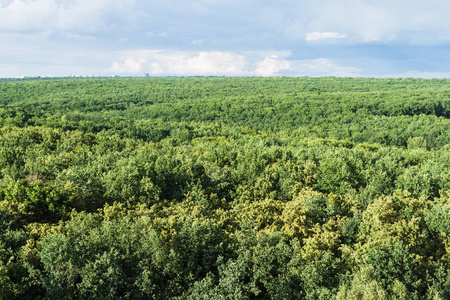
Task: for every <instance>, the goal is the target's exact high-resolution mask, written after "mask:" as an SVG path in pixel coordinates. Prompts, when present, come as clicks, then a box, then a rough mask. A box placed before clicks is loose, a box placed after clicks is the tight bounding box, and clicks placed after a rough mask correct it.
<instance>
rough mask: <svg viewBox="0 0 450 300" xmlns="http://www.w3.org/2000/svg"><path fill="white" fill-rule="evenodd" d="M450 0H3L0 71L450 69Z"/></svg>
mask: <svg viewBox="0 0 450 300" xmlns="http://www.w3.org/2000/svg"><path fill="white" fill-rule="evenodd" d="M449 14H450V1H444V0H429V1H423V0H421V1H418V0H409V1H399V0H390V1H387V0H376V1H375V0H347V1H340V0H321V1H317V0H316V1H312V0H311V1H305V0H278V1H267V0H227V1H224V0H221V1H216V0H190V1H187V0H186V1H185V0H159V1H154V0H147V1H143V0H0V77H16V76H22V75H28V76H37V75H40V76H68V75H71V74H73V75H101V76H109V75H121V76H142V75H143V74H144V73H149V74H150V75H154V76H166V75H176V76H190V75H204V76H211V75H213V76H214V75H217V76H351V77H356V76H358V77H359V76H365V77H423V78H433V77H437V78H449V77H450V18H449V17H448V16H449Z"/></svg>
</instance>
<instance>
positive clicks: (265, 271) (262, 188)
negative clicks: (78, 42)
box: [0, 78, 450, 299]
mask: <svg viewBox="0 0 450 300" xmlns="http://www.w3.org/2000/svg"><path fill="white" fill-rule="evenodd" d="M449 83H450V82H449V81H448V80H421V79H348V78H343V79H337V78H140V79H139V78H119V79H117V78H115V79H41V80H2V81H1V82H0V126H1V128H0V299H169V298H170V299H332V298H336V299H383V298H384V299H448V298H449V297H450V151H449V150H450V85H449Z"/></svg>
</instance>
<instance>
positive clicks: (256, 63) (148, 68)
mask: <svg viewBox="0 0 450 300" xmlns="http://www.w3.org/2000/svg"><path fill="white" fill-rule="evenodd" d="M289 53H290V51H278V52H273V53H272V54H271V53H269V52H258V51H254V52H251V51H250V52H245V53H243V54H238V53H234V52H221V51H209V52H183V51H131V52H125V53H123V54H122V56H123V58H121V59H119V60H116V61H115V62H114V63H113V64H112V65H111V67H110V69H109V71H110V72H115V73H119V74H125V75H141V74H143V73H149V74H153V75H157V76H158V75H159V76H164V75H181V76H190V75H201V76H203V75H205V76H209V75H217V76H221V75H224V76H281V75H284V76H305V75H306V76H350V77H354V76H361V75H360V72H361V70H360V69H358V68H355V67H351V66H345V65H342V64H340V63H339V62H338V61H335V60H332V59H329V58H318V59H310V60H295V59H292V58H289Z"/></svg>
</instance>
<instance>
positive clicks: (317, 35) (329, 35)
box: [305, 31, 347, 41]
mask: <svg viewBox="0 0 450 300" xmlns="http://www.w3.org/2000/svg"><path fill="white" fill-rule="evenodd" d="M346 37H347V34H341V33H338V32H318V31H314V32H309V33H307V34H306V37H305V41H317V40H324V39H343V38H346Z"/></svg>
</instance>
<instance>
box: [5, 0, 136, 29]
mask: <svg viewBox="0 0 450 300" xmlns="http://www.w3.org/2000/svg"><path fill="white" fill-rule="evenodd" d="M136 1H137V0H95V1H92V0H73V1H69V0H12V1H9V2H5V3H4V4H3V5H0V30H2V31H9V32H20V31H35V32H36V31H49V30H50V31H51V30H54V31H77V32H97V31H105V30H110V29H113V28H116V29H117V28H120V26H127V24H131V23H132V22H133V20H134V17H135V12H134V6H135V2H136Z"/></svg>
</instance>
